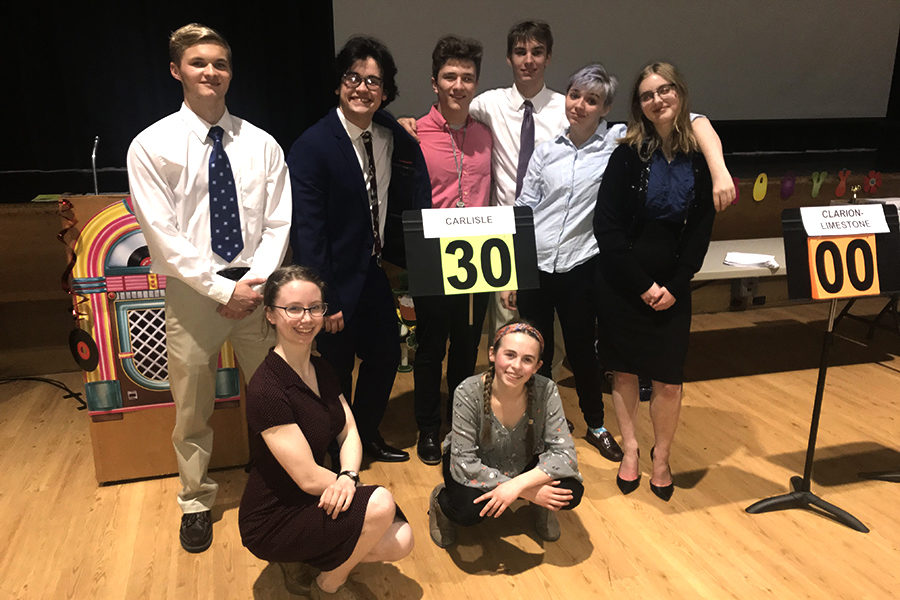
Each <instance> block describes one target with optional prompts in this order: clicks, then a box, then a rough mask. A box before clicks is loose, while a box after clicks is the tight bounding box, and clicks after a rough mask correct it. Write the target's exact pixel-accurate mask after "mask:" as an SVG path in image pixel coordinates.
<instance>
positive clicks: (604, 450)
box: [584, 429, 625, 462]
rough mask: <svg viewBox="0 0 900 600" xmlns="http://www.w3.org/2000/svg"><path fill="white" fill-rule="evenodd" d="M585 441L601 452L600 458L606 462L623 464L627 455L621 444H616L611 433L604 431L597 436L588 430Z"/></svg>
mask: <svg viewBox="0 0 900 600" xmlns="http://www.w3.org/2000/svg"><path fill="white" fill-rule="evenodd" d="M584 439H586V440H587V441H588V443H589V444H590V445H591V446H594V447H595V448H596V449H597V450H599V451H600V456H602V457H603V458H605V459H606V460H611V461H612V462H622V457H623V456H625V454H624V453H623V452H622V448H621V447H620V446H619V444H618V443H616V438H614V437H613V436H612V434H611V433H610V432H608V431H604V432H603V433H601V434H596V433H594V432H593V431H591V430H590V429H588V430H587V433H586V434H584Z"/></svg>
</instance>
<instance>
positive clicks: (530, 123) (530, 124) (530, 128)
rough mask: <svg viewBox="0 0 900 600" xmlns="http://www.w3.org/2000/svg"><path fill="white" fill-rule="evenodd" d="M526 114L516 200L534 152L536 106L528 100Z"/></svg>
mask: <svg viewBox="0 0 900 600" xmlns="http://www.w3.org/2000/svg"><path fill="white" fill-rule="evenodd" d="M524 104H525V114H524V115H523V116H522V133H521V137H520V141H519V166H518V168H517V169H516V198H518V197H519V193H520V192H521V191H522V180H524V179H525V172H526V171H528V161H529V160H531V154H532V153H533V152H534V104H532V103H531V100H526V101H525V102H524Z"/></svg>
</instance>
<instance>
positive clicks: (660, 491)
mask: <svg viewBox="0 0 900 600" xmlns="http://www.w3.org/2000/svg"><path fill="white" fill-rule="evenodd" d="M655 449H656V446H654V447H653V448H650V460H653V451H654V450H655ZM666 466H668V465H666ZM669 473H670V474H671V473H672V468H671V467H669ZM635 487H637V486H635ZM650 491H651V492H653V493H654V494H656V497H657V498H659V499H660V500H662V501H663V502H668V501H669V500H670V499H671V498H672V494H674V493H675V481H674V479H673V481H672V483H670V484H669V485H655V484H654V483H653V482H652V481H651V482H650Z"/></svg>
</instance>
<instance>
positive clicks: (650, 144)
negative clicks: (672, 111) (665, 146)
mask: <svg viewBox="0 0 900 600" xmlns="http://www.w3.org/2000/svg"><path fill="white" fill-rule="evenodd" d="M651 75H659V76H660V77H662V78H663V79H665V80H666V81H668V82H669V83H671V84H673V85H674V86H675V90H676V92H677V93H678V98H679V100H680V102H681V106H680V107H679V109H678V114H677V115H676V116H675V123H674V126H673V128H672V134H671V142H672V152H674V153H679V152H683V153H685V154H687V153H689V152H695V151H697V150H699V149H700V147H699V145H698V144H697V138H695V137H694V130H693V127H691V117H690V111H689V110H688V89H687V84H686V83H685V81H684V77H682V76H681V73H680V72H679V71H678V69H677V68H675V65H673V64H670V63H667V62H652V63H650V64H648V65H646V66H645V67H644V68H643V69H641V72H640V74H639V75H638V78H637V81H635V82H634V89H633V90H632V91H631V116H630V118H629V119H628V130H627V131H626V133H625V136H624V137H622V138H621V139H619V142H620V143H623V144H628V145H629V146H631V147H632V148H634V149H635V150H637V152H638V154H639V155H640V157H641V159H643V160H649V159H650V157H651V156H652V155H653V153H654V152H656V150H657V149H658V148H660V147H661V146H662V143H663V139H662V138H661V137H660V136H659V132H657V131H656V127H654V126H653V123H651V122H650V120H649V119H647V117H645V116H644V111H643V110H642V109H641V99H640V92H639V91H638V90H639V89H640V87H641V82H642V81H644V80H645V79H647V78H648V77H650V76H651Z"/></svg>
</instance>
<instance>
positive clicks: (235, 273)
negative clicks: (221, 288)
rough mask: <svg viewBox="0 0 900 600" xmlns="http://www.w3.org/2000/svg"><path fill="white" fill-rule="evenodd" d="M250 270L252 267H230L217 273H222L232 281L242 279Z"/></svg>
mask: <svg viewBox="0 0 900 600" xmlns="http://www.w3.org/2000/svg"><path fill="white" fill-rule="evenodd" d="M249 270H250V267H228V268H227V269H222V270H221V271H219V272H218V273H216V275H221V276H222V277H224V278H225V279H230V280H232V281H240V279H241V277H243V276H244V275H246V274H247V271H249Z"/></svg>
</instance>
